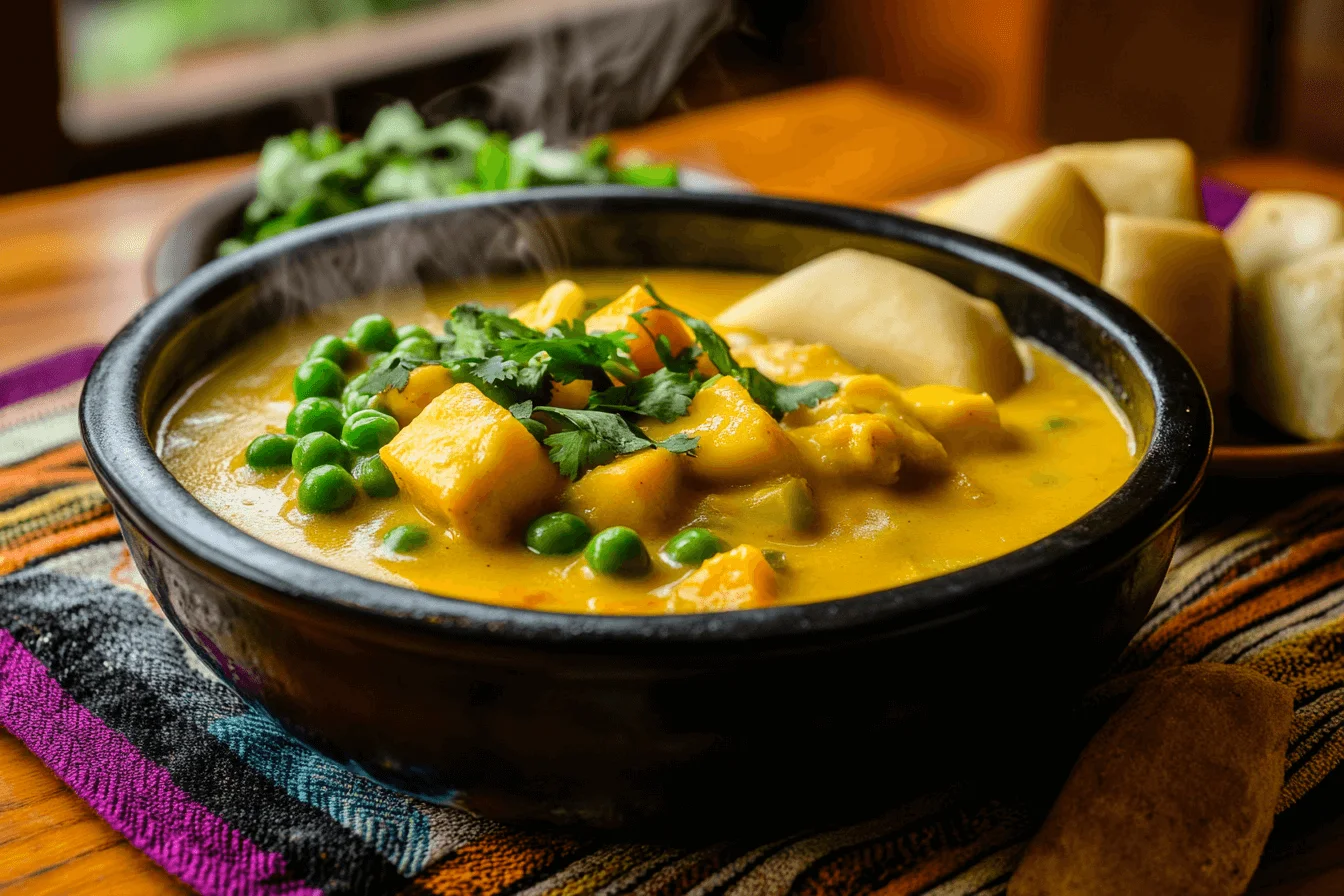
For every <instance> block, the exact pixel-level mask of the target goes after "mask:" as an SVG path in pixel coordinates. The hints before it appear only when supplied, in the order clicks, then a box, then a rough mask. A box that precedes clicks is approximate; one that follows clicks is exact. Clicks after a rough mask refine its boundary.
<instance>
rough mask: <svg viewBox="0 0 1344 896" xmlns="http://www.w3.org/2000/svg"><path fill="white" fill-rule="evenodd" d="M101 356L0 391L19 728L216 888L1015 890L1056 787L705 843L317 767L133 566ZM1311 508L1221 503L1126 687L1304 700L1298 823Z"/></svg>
mask: <svg viewBox="0 0 1344 896" xmlns="http://www.w3.org/2000/svg"><path fill="white" fill-rule="evenodd" d="M94 351H95V350H91V349H82V350H78V351H76V352H72V353H67V354H65V355H62V356H59V357H57V358H53V359H49V360H47V361H45V362H43V363H42V364H40V365H34V366H32V367H29V368H26V369H24V370H21V371H12V372H10V373H8V374H0V401H3V402H4V405H3V406H0V724H3V725H4V726H5V727H6V728H7V729H8V730H9V731H10V732H12V733H13V734H14V735H16V736H17V737H18V738H20V739H21V740H22V741H23V742H24V743H25V744H26V745H27V746H28V748H29V749H31V750H32V751H33V752H34V753H35V754H37V755H38V756H39V757H40V758H41V759H42V761H43V762H45V763H46V764H47V765H48V766H49V767H50V768H51V769H52V770H53V771H54V772H55V773H56V774H57V775H59V776H60V777H61V778H62V779H63V780H64V781H65V782H66V783H68V784H69V785H70V787H71V788H72V789H73V790H74V792H75V793H76V794H78V795H79V796H80V797H81V798H82V799H84V800H85V801H87V802H88V803H89V805H90V806H92V807H93V808H94V809H95V810H96V811H97V812H98V814H100V815H101V816H103V817H104V818H106V819H107V820H108V821H109V822H110V823H111V824H112V826H113V827H115V828H116V829H117V830H118V831H120V832H121V833H123V834H124V835H125V836H126V837H127V838H128V839H129V840H130V841H131V842H132V843H133V844H134V845H135V846H136V847H138V848H139V849H141V850H142V851H144V852H145V853H146V854H147V855H149V856H150V857H151V858H152V859H153V860H154V861H155V862H157V863H158V864H160V865H161V866H163V867H164V868H166V869H167V870H168V871H170V872H172V873H173V874H175V875H177V876H178V877H179V878H181V879H182V880H184V881H186V882H187V883H188V884H190V885H192V886H193V887H195V888H197V889H198V890H200V891H201V892H203V893H207V894H217V893H218V894H223V893H243V894H252V893H255V894H310V893H311V894H316V893H359V894H365V893H370V894H377V893H396V892H411V893H435V894H449V893H471V894H478V896H492V894H504V893H519V894H522V893H526V894H571V896H580V894H610V896H616V894H626V893H630V894H635V893H639V894H650V896H654V894H669V896H670V894H679V893H698V894H735V896H764V894H782V893H832V894H849V893H860V892H870V891H873V890H879V889H880V890H882V891H883V892H887V893H893V894H903V893H909V894H914V893H921V894H936V896H960V894H990V893H1001V892H1003V890H1004V887H1005V885H1006V881H1007V879H1008V877H1009V875H1010V874H1011V872H1012V869H1013V867H1014V865H1015V863H1016V861H1017V859H1018V857H1019V855H1020V854H1021V850H1022V847H1023V844H1024V842H1025V840H1026V838H1028V837H1029V836H1030V834H1031V832H1032V830H1033V827H1034V825H1035V823H1036V821H1037V820H1038V818H1039V817H1040V813H1041V812H1042V811H1043V810H1044V809H1045V808H1046V807H1047V806H1048V804H1049V801H1050V798H1051V796H1052V794H1051V793H1049V792H1043V793H1036V794H1034V795H1032V794H1029V795H1027V796H1025V797H1024V796H1023V795H1022V794H1020V793H1019V794H1017V795H1015V796H1012V797H1006V796H1005V797H1001V798H996V797H995V795H992V794H991V795H986V794H984V793H983V792H980V793H978V794H977V795H975V796H973V797H970V796H966V795H964V794H962V795H956V794H946V793H941V794H933V795H930V796H927V797H924V798H921V799H918V800H914V801H911V802H909V803H906V804H904V805H901V806H899V807H893V808H892V810H891V811H889V812H887V813H886V814H883V815H881V816H879V817H876V818H870V819H865V820H861V821H859V822H857V823H854V824H852V825H849V826H846V827H842V828H837V829H832V830H824V831H806V832H799V833H798V834H797V835H795V836H791V837H786V838H783V839H776V840H772V841H770V842H752V841H748V842H739V843H723V844H718V845H713V846H709V847H704V848H687V847H670V846H665V845H659V844H651V843H619V842H611V841H603V842H599V841H589V840H586V839H583V838H580V837H567V836H558V835H549V834H538V833H535V832H527V831H519V830H511V829H508V828H505V827H502V826H500V825H497V824H494V823H491V822H488V821H484V820H481V819H478V818H475V817H473V816H471V815H469V814H467V813H465V812H460V811H457V810H454V809H449V808H442V807H437V806H430V805H426V804H423V803H419V802H416V801H415V800H412V799H408V798H406V797H404V796H402V795H400V794H397V793H393V792H390V791H387V790H384V789H383V788H381V787H379V786H377V785H375V784H373V783H371V782H369V781H367V780H365V779H363V778H360V777H358V776H356V775H353V774H351V773H350V772H348V771H347V770H345V769H344V768H342V767H340V766H337V765H335V764H333V763H331V762H329V761H327V760H325V759H323V758H322V757H321V756H319V755H317V754H315V753H313V752H311V751H310V750H308V749H307V748H305V747H304V746H302V745H301V744H299V743H298V742H296V741H294V740H293V739H291V738H290V737H289V736H288V735H286V734H285V733H284V732H283V731H281V730H280V729H279V728H277V727H276V726H275V725H274V724H273V723H272V722H271V721H270V720H269V719H268V718H267V717H266V716H264V715H262V714H260V713H258V712H256V711H254V710H252V709H251V708H249V707H248V706H247V705H246V704H244V703H243V702H242V701H241V700H240V699H239V698H238V697H237V695H235V694H234V693H233V691H231V690H230V689H229V688H227V687H226V686H225V685H223V684H222V683H220V682H219V681H218V680H216V679H215V678H213V677H212V676H211V674H210V673H209V672H207V671H206V670H205V669H204V668H202V667H201V666H200V664H199V663H197V662H196V661H195V660H194V659H193V658H192V655H191V654H190V653H189V652H188V651H187V650H186V649H185V648H184V646H183V644H182V643H181V642H180V641H179V640H178V639H177V637H176V636H175V635H174V634H173V632H172V631H171V630H170V629H169V628H168V626H167V625H166V623H165V622H164V620H163V618H162V616H161V615H160V613H159V612H158V609H157V607H156V605H155V602H154V599H153V598H152V597H151V596H150V594H149V592H148V591H147V590H146V588H145V586H144V583H143V582H142V581H141V580H140V577H139V576H138V575H137V573H136V571H135V568H134V567H133V565H132V564H131V562H130V559H129V557H128V556H127V552H126V549H125V547H124V546H123V545H122V542H121V540H120V537H119V536H118V533H117V527H116V524H115V522H114V520H113V518H112V515H111V510H110V508H109V507H108V505H107V502H106V501H105V500H104V498H103V496H102V494H101V492H100V491H99V490H98V487H97V485H96V483H95V482H94V480H93V476H92V474H91V473H90V471H89V468H88V466H87V465H86V463H85V461H84V456H83V453H82V451H81V449H80V447H79V444H78V442H77V433H76V427H75V403H76V400H77V397H78V392H79V387H80V382H81V379H80V378H81V377H82V376H83V375H84V374H85V373H86V372H87V370H88V367H89V364H90V363H91V360H92V358H93V355H94ZM1301 494H1302V493H1300V492H1299V493H1298V496H1296V497H1295V496H1294V495H1293V493H1292V492H1291V491H1290V490H1285V489H1283V488H1274V489H1270V490H1266V491H1264V492H1262V493H1260V494H1259V496H1258V497H1256V496H1254V495H1248V494H1247V493H1246V492H1245V491H1244V490H1243V489H1240V488H1239V493H1238V494H1237V495H1219V494H1210V495H1207V496H1206V497H1205V499H1202V500H1203V502H1204V503H1203V506H1202V507H1201V508H1199V513H1198V514H1197V517H1196V518H1195V519H1194V520H1192V523H1191V527H1190V528H1191V531H1190V534H1189V535H1188V537H1187V538H1186V540H1185V541H1184V543H1183V544H1182V546H1181V548H1180V550H1179V553H1178V555H1177V558H1176V563H1175V566H1174V568H1173V570H1172V572H1171V575H1170V576H1169V578H1168V581H1167V584H1166V587H1165V588H1164V590H1163V592H1162V594H1161V596H1160V597H1159V599H1158V602H1157V606H1156V607H1155V608H1154V610H1153V614H1152V616H1151V618H1150V619H1149V620H1148V622H1147V624H1146V625H1145V626H1144V628H1143V630H1142V631H1141V632H1140V633H1139V635H1138V636H1137V637H1136V638H1135V640H1134V642H1133V644H1132V645H1131V646H1130V648H1129V650H1128V652H1127V653H1126V654H1125V655H1124V657H1123V658H1122V659H1121V660H1120V661H1119V663H1118V664H1117V667H1116V670H1115V672H1116V674H1117V676H1120V677H1119V679H1117V680H1120V681H1124V680H1128V679H1131V678H1132V675H1131V673H1135V672H1138V671H1141V670H1144V669H1150V668H1154V667H1161V666H1169V665H1175V664H1178V663H1191V662H1223V663H1245V664H1247V665H1249V666H1252V667H1254V668H1256V669H1259V670H1260V671H1262V672H1264V673H1265V674H1267V675H1269V676H1271V677H1272V678H1275V679H1277V680H1279V681H1282V682H1284V683H1286V684H1289V685H1291V686H1292V687H1294V688H1295V689H1296V692H1297V718H1296V722H1295V724H1294V727H1293V732H1292V742H1291V747H1290V751H1289V755H1288V773H1287V782H1286V786H1285V788H1284V792H1283V797H1282V802H1281V806H1280V808H1281V809H1282V808H1287V807H1288V806H1290V805H1292V804H1293V803H1295V802H1296V801H1298V800H1299V799H1300V798H1301V797H1302V796H1303V795H1304V794H1306V793H1307V792H1308V791H1309V790H1310V789H1311V788H1312V787H1313V786H1315V785H1316V784H1317V783H1318V782H1320V781H1321V780H1322V778H1323V777H1324V776H1325V775H1326V773H1327V772H1329V771H1330V770H1331V769H1333V768H1334V767H1335V766H1336V765H1337V764H1338V763H1339V761H1340V758H1341V756H1344V732H1341V724H1344V489H1338V488H1334V489H1328V490H1325V491H1318V492H1316V493H1314V494H1311V495H1309V496H1306V497H1302V496H1301Z"/></svg>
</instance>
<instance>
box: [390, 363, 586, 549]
mask: <svg viewBox="0 0 1344 896" xmlns="http://www.w3.org/2000/svg"><path fill="white" fill-rule="evenodd" d="M379 455H380V456H381V457H382V459H383V463H385V464H387V468H388V469H389V470H391V471H392V475H393V476H394V477H396V480H397V485H399V486H400V487H401V490H402V492H404V493H405V494H406V495H407V496H408V497H409V498H410V499H411V501H412V502H413V503H414V504H415V506H416V507H418V508H420V510H422V511H424V512H425V513H427V514H429V515H430V516H434V517H437V518H439V519H441V520H443V521H444V522H446V523H447V524H448V525H449V526H451V527H452V529H453V531H455V532H456V533H458V534H459V535H462V536H464V537H466V538H469V539H471V540H473V541H481V542H486V543H498V542H501V541H504V540H505V539H506V538H507V537H508V536H509V534H510V533H511V532H512V531H513V530H514V529H516V528H517V527H518V526H520V525H522V524H523V523H525V522H527V521H528V520H530V519H532V518H533V517H535V516H536V515H537V514H538V513H540V512H542V511H543V510H545V509H546V507H547V506H549V505H550V504H551V502H552V501H553V500H554V499H555V495H556V493H557V492H558V491H559V489H560V473H559V471H558V470H556V467H555V464H553V463H551V459H550V458H549V457H547V456H546V449H545V448H543V447H542V446H541V445H540V443H538V442H537V440H536V439H534V438H532V434H531V433H530V432H528V431H527V429H526V428H524V426H523V425H522V424H521V423H519V422H518V421H517V420H516V419H514V417H513V415H512V414H510V413H509V412H508V411H507V410H506V409H504V408H502V407H500V406H499V405H497V404H495V403H494V402H493V401H491V400H490V399H488V398H486V397H485V396H484V395H482V394H481V392H480V391H479V390H478V389H477V388H476V387H475V386H473V385H471V384H469V383H459V384H457V385H456V386H453V387H452V388H450V389H448V390H447V391H446V392H444V393H442V394H441V395H439V396H438V397H437V398H435V399H434V400H433V401H431V402H430V403H429V405H428V406H426V407H425V409H424V410H423V411H421V412H420V414H419V415H418V416H416V418H415V419H414V420H412V421H411V422H410V424H409V425H408V426H407V427H406V428H405V429H403V430H401V432H399V433H397V435H396V437H394V438H393V439H392V441H390V442H388V443H387V444H386V445H384V446H383V447H382V449H381V450H380V451H379Z"/></svg>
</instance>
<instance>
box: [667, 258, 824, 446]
mask: <svg viewBox="0 0 1344 896" xmlns="http://www.w3.org/2000/svg"><path fill="white" fill-rule="evenodd" d="M644 289H645V290H647V291H648V293H649V295H651V296H653V300H654V302H655V303H656V304H657V305H658V307H659V308H662V309H664V310H666V311H670V312H672V313H673V314H675V315H676V316H677V317H679V318H681V320H682V322H683V323H685V324H686V326H688V327H690V328H691V332H692V333H694V334H695V338H696V341H698V342H699V343H700V347H701V348H703V349H704V351H705V354H706V355H708V356H709V360H710V362H711V363H712V364H713V365H714V366H715V367H716V368H717V369H718V371H719V372H720V373H722V374H725V375H727V376H731V377H732V378H733V379H735V380H737V381H738V382H739V383H741V384H742V385H743V387H744V388H746V390H747V392H748V393H749V394H750V395H751V397H752V400H753V401H755V402H756V403H757V404H759V405H760V406H761V407H763V408H765V409H766V410H767V411H769V412H770V415H771V416H773V417H774V418H775V419H779V418H780V417H783V416H784V415H785V414H787V413H789V412H790V411H794V410H797V409H798V408H799V407H800V406H802V405H806V406H807V407H814V406H815V405H816V404H817V402H819V401H821V400H822V399H825V398H830V397H831V396H832V395H834V394H835V393H836V392H837V391H838V390H839V388H840V387H839V386H837V385H836V384H835V383H832V382H830V381H829V380H815V381H813V382H810V383H804V384H802V385H798V386H788V385H783V384H780V383H777V382H775V381H774V380H772V379H770V377H768V376H766V375H765V374H763V373H761V372H760V371H759V370H757V369H756V368H755V367H745V366H743V365H741V364H739V363H737V360H736V359H735V358H734V357H733V353H732V351H731V350H730V349H729V348H728V343H727V342H725V341H724V340H723V337H722V336H720V335H719V334H718V333H717V332H715V331H714V328H713V327H711V326H710V325H709V324H708V323H706V322H705V321H703V320H699V319H698V318H694V317H691V316H690V315H689V314H687V313H685V312H684V311H679V310H677V309H676V308H673V307H672V306H671V305H669V304H667V303H666V302H664V301H663V300H662V298H661V297H660V296H659V295H658V293H657V292H656V291H655V290H654V288H653V284H652V283H650V282H649V281H648V279H647V278H646V279H645V280H644Z"/></svg>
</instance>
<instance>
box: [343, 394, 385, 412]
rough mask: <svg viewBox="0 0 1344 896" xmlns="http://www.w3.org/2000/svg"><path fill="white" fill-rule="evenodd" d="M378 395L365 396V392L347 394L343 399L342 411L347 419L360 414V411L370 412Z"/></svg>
mask: <svg viewBox="0 0 1344 896" xmlns="http://www.w3.org/2000/svg"><path fill="white" fill-rule="evenodd" d="M377 397H378V396H377V395H365V394H364V393H363V392H346V393H345V397H344V398H342V399H341V410H343V411H345V415H346V417H347V418H349V417H352V416H354V415H355V414H358V413H359V412H360V411H367V410H369V409H370V408H371V407H372V405H373V403H374V399H376V398H377Z"/></svg>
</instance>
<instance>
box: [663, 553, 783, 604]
mask: <svg viewBox="0 0 1344 896" xmlns="http://www.w3.org/2000/svg"><path fill="white" fill-rule="evenodd" d="M674 595H675V596H674V601H675V603H676V610H677V611H679V612H683V613H712V612H717V611H719V610H742V609H746V608H748V607H764V606H769V605H770V604H772V603H774V602H775V601H776V600H777V599H778V597H779V582H778V579H777V577H776V576H775V570H774V569H773V568H772V567H771V566H770V561H768V560H766V559H765V555H764V554H763V553H761V550H760V548H756V547H753V546H751V545H749V544H741V545H738V546H737V547H735V548H733V549H732V550H731V551H726V552H725V553H722V554H715V555H714V556H713V557H710V558H709V559H708V560H706V561H705V562H704V563H702V564H701V565H700V568H699V569H697V570H696V571H695V572H693V573H691V574H690V575H689V576H687V577H686V578H684V579H682V580H681V582H680V583H678V584H677V586H676V590H675V592H674Z"/></svg>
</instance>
